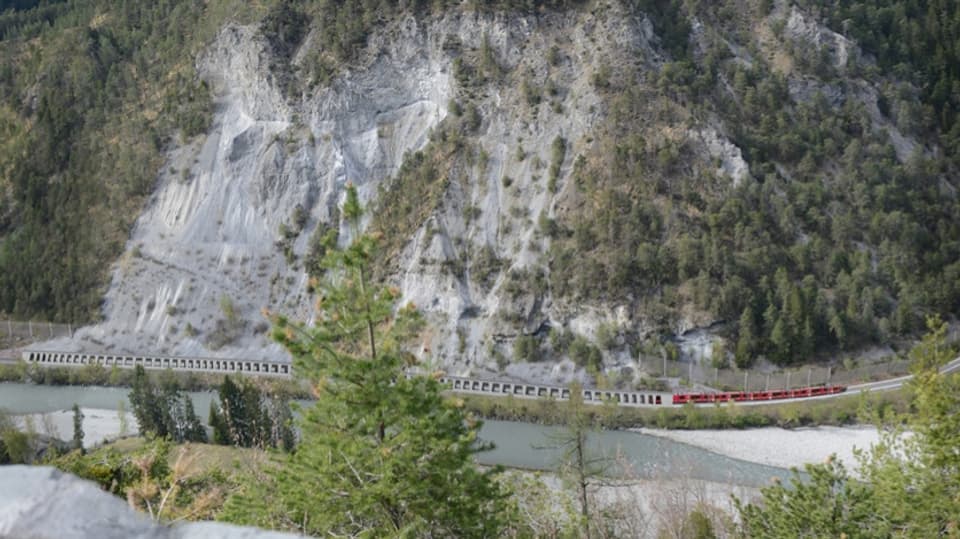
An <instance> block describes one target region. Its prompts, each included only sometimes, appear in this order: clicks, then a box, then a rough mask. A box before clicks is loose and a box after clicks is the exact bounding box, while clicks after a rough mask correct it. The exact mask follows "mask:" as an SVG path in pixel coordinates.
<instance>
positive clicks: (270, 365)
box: [0, 351, 960, 408]
mask: <svg viewBox="0 0 960 539" xmlns="http://www.w3.org/2000/svg"><path fill="white" fill-rule="evenodd" d="M19 359H22V360H23V361H27V362H31V363H36V364H39V365H43V366H49V367H59V366H64V367H82V366H85V365H90V364H97V365H101V366H103V367H110V368H113V367H114V366H116V367H119V368H134V367H135V366H137V365H141V366H143V367H144V368H146V369H153V370H158V369H159V370H164V369H171V370H174V371H189V372H202V373H220V374H234V373H242V374H248V375H253V376H279V377H290V376H292V374H293V372H292V369H291V366H290V364H288V363H277V362H270V361H263V360H248V359H225V358H196V357H172V356H152V355H151V356H132V355H118V354H90V353H82V352H56V351H23V352H21V355H20V358H19ZM16 361H17V358H15V357H14V358H4V357H2V356H0V362H9V363H14V362H16ZM958 369H960V357H957V358H956V359H954V360H953V361H951V362H949V363H947V364H946V365H944V366H943V367H942V368H941V369H940V371H941V372H943V373H950V372H954V371H957V370H958ZM911 378H912V376H909V375H908V376H901V377H898V378H893V379H890V380H881V381H878V382H868V383H864V384H856V385H851V386H846V387H844V386H831V388H832V389H831V390H830V391H823V390H820V389H817V390H814V389H813V388H800V389H795V390H780V391H778V390H774V391H766V392H754V393H768V394H770V395H767V396H765V397H763V398H757V399H752V398H740V399H737V398H723V399H719V398H717V397H714V398H710V397H705V398H700V399H694V398H681V399H679V400H678V398H677V394H675V393H672V392H663V391H643V390H641V391H635V390H630V391H627V390H614V389H600V388H584V389H583V398H584V401H585V402H587V403H590V404H602V403H605V402H610V401H613V402H615V403H616V404H618V405H619V406H627V407H654V408H659V407H672V406H683V405H685V404H687V403H690V404H693V405H695V406H716V403H717V402H721V401H723V402H728V401H732V402H733V404H735V405H738V406H757V405H763V404H771V403H788V402H797V401H808V400H818V399H831V398H837V397H840V396H843V395H856V394H860V393H867V392H876V391H892V390H896V389H900V388H901V387H903V385H904V384H905V383H906V382H907V381H909V380H910V379H911ZM441 382H443V383H445V384H447V385H449V386H450V390H451V391H453V392H455V393H465V394H477V395H486V396H493V397H507V396H512V397H515V398H524V399H544V398H545V399H555V400H566V399H568V398H569V396H570V389H569V388H568V387H565V386H556V385H549V384H530V383H524V382H516V381H507V380H489V379H476V378H467V377H458V376H443V377H441ZM723 394H726V395H728V396H729V395H733V394H740V395H746V394H747V393H746V392H734V393H729V392H728V393H723V392H710V391H707V392H701V393H699V394H698V395H708V396H709V395H723ZM774 394H776V396H774ZM680 395H683V394H680ZM794 395H800V396H796V397H795V396H794ZM687 396H688V397H689V396H690V394H687Z"/></svg>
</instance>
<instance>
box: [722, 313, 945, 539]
mask: <svg viewBox="0 0 960 539" xmlns="http://www.w3.org/2000/svg"><path fill="white" fill-rule="evenodd" d="M928 327H929V329H930V333H929V334H928V335H927V336H926V337H925V338H924V339H923V341H922V342H921V343H920V344H919V345H917V346H916V347H915V348H914V349H913V351H912V352H911V357H912V358H913V359H914V362H915V365H914V372H913V374H914V378H913V379H912V380H911V381H910V384H909V390H910V392H911V397H912V402H911V412H910V413H909V415H905V416H897V415H896V414H893V415H894V417H892V418H891V417H887V418H885V422H884V423H883V425H882V426H883V427H884V429H883V431H884V434H883V435H882V439H881V443H879V444H877V445H876V446H874V447H873V448H872V449H871V451H870V452H868V453H864V454H863V455H862V456H861V457H860V467H859V469H858V470H857V473H856V474H855V476H856V479H853V478H851V475H850V474H849V473H848V472H847V470H846V469H845V467H844V466H843V465H842V464H841V463H839V462H837V461H834V460H833V459H830V460H828V462H826V463H824V464H818V465H807V466H806V474H807V476H808V477H806V478H801V477H800V475H799V473H795V476H794V478H793V479H792V480H791V485H790V486H787V485H781V484H776V485H774V486H772V487H767V488H765V489H763V490H762V499H761V500H760V503H757V504H744V503H742V502H740V501H739V500H738V501H737V508H738V511H739V513H740V520H741V523H742V524H741V535H742V536H744V537H770V538H773V539H776V538H783V539H788V538H789V539H793V538H795V537H844V536H846V537H955V536H957V533H958V530H960V453H958V451H957V448H958V447H960V375H958V374H956V373H949V374H943V373H941V372H939V369H940V368H941V367H942V366H943V365H944V364H946V363H947V362H948V361H950V360H951V359H953V358H954V357H955V356H956V350H955V349H952V348H951V347H949V346H947V345H946V342H945V335H946V324H944V323H943V322H941V321H940V319H939V318H932V319H930V320H928ZM907 433H909V434H907Z"/></svg>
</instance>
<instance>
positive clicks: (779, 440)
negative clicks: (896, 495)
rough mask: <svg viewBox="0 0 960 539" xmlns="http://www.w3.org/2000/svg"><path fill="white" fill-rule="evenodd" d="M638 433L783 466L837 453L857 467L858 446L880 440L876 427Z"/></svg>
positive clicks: (844, 462)
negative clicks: (855, 455) (856, 450)
mask: <svg viewBox="0 0 960 539" xmlns="http://www.w3.org/2000/svg"><path fill="white" fill-rule="evenodd" d="M636 431H637V432H642V433H644V434H650V435H653V436H660V437H663V438H668V439H670V440H674V441H677V442H683V443H686V444H690V445H693V446H696V447H700V448H703V449H706V450H708V451H712V452H714V453H719V454H721V455H725V456H728V457H732V458H738V459H741V460H746V461H749V462H757V463H760V464H767V465H770V466H778V467H780V468H791V467H798V468H799V467H803V465H804V464H806V463H817V462H823V461H824V460H826V458H827V457H828V456H830V455H836V457H837V458H839V459H840V460H841V461H842V462H843V464H844V465H845V466H846V467H847V469H852V468H855V467H856V464H857V461H856V458H855V457H854V454H853V450H854V448H860V449H863V450H867V449H870V446H871V445H873V444H876V443H877V442H878V441H880V433H879V431H877V429H876V427H873V426H856V427H811V428H800V429H792V430H787V429H781V428H776V427H766V428H761V429H747V430H661V429H647V428H643V429H636Z"/></svg>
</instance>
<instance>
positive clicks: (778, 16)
mask: <svg viewBox="0 0 960 539" xmlns="http://www.w3.org/2000/svg"><path fill="white" fill-rule="evenodd" d="M244 5H245V4H244ZM958 25H960V6H958V5H957V4H956V3H955V2H949V1H947V0H929V1H905V0H901V1H897V0H871V1H868V2H852V1H843V0H829V1H828V0H802V1H796V2H787V1H779V0H778V1H771V0H725V1H722V2H705V1H686V2H680V1H675V0H660V1H655V0H636V1H627V0H622V1H621V0H611V1H506V0H504V1H498V2H481V1H472V2H464V3H461V2H444V1H432V2H426V1H417V2H393V1H381V2H366V1H348V0H342V1H336V0H275V1H271V2H265V3H263V4H262V5H261V4H258V7H257V8H245V7H244V8H243V9H241V4H240V3H231V2H229V1H222V2H199V1H188V0H183V1H175V0H167V1H164V2H155V3H151V4H150V5H149V6H147V5H143V6H141V5H140V4H136V3H120V4H117V3H114V2H99V1H95V0H85V1H77V2H20V3H18V4H17V5H16V6H14V7H13V8H11V9H8V10H7V11H4V12H3V13H2V14H0V36H2V39H0V52H2V54H0V132H2V133H3V134H4V136H3V137H2V142H0V284H2V286H0V311H2V312H3V313H5V314H7V315H10V316H16V317H35V318H46V319H53V320H59V321H70V322H75V323H76V322H92V321H96V320H98V319H99V318H100V317H103V318H104V320H103V321H102V322H101V323H100V324H98V325H96V326H93V327H92V328H91V329H89V330H88V331H86V333H84V332H81V334H80V337H79V338H80V340H81V342H82V343H83V345H84V346H96V345H98V344H97V343H99V345H105V344H110V345H113V346H119V347H121V348H126V349H130V350H138V349H144V348H160V349H161V350H166V351H168V352H171V353H182V354H198V353H203V354H218V355H233V356H239V355H249V354H253V353H257V354H266V355H268V356H271V357H272V356H276V357H278V358H280V357H282V356H283V352H282V351H280V350H279V349H278V348H277V347H276V346H274V345H271V344H270V343H269V339H267V336H266V335H265V333H264V331H263V330H264V328H263V325H262V323H258V320H259V314H258V313H259V311H260V309H261V308H264V307H265V308H268V309H270V310H272V311H280V312H289V313H292V314H297V315H301V316H302V315H305V314H306V313H308V312H309V311H310V309H311V305H312V304H311V301H312V300H311V298H310V296H311V292H312V285H311V284H310V279H309V278H308V277H309V276H313V277H317V276H319V274H320V273H322V268H321V267H320V266H319V260H320V259H321V258H322V255H323V254H324V252H325V250H326V247H325V246H324V245H325V244H324V240H323V238H325V237H326V238H328V239H329V238H336V237H337V234H338V233H339V234H340V237H341V239H342V238H343V237H344V234H345V233H346V231H345V230H341V228H342V223H341V217H340V215H339V211H338V209H337V208H338V203H339V201H340V199H341V197H342V193H343V186H344V185H345V184H347V183H348V182H349V183H354V184H357V185H358V186H360V195H361V197H362V198H363V199H364V201H365V202H368V203H369V204H370V205H371V209H372V217H371V219H370V221H369V224H368V229H369V230H371V231H374V232H376V233H377V236H378V238H379V241H380V242H381V247H382V250H381V256H380V258H379V259H378V262H377V266H376V267H375V268H374V272H375V274H376V275H377V276H378V278H380V279H381V280H382V281H384V282H387V283H390V284H393V285H395V286H397V287H398V289H399V290H400V292H401V294H402V295H403V296H404V297H405V298H406V299H408V300H409V301H412V302H414V303H416V304H417V305H418V306H420V307H421V308H422V309H423V310H424V312H425V316H426V320H427V322H428V326H429V327H430V328H431V330H430V331H429V332H428V333H427V336H426V337H425V338H424V342H423V343H422V347H421V352H420V353H421V354H423V355H425V356H426V355H429V356H430V357H432V358H434V359H435V360H436V361H438V362H439V363H442V364H443V365H446V366H448V367H450V368H453V369H458V370H461V371H475V372H477V373H481V374H482V373H488V374H489V373H501V374H508V375H511V376H517V377H527V378H530V377H542V376H547V375H546V374H544V372H545V371H540V370H537V364H538V363H541V362H544V361H547V362H550V363H554V362H557V361H561V360H565V361H568V362H569V363H568V367H569V368H568V370H567V371H566V374H563V375H558V374H557V373H556V372H554V373H553V374H552V375H550V376H560V377H561V378H562V377H569V376H570V373H572V372H574V371H576V370H577V369H584V371H582V372H585V371H589V372H593V373H597V372H601V371H604V370H619V369H621V368H623V367H636V366H637V365H636V364H635V358H638V357H640V358H643V357H660V356H661V355H664V354H665V355H667V356H674V355H676V353H677V352H676V345H675V340H676V339H677V338H678V337H679V336H680V335H682V334H683V333H684V332H686V331H688V330H690V329H696V328H709V332H710V334H711V339H712V340H713V343H714V346H715V347H716V348H717V349H720V350H722V352H721V353H720V354H719V355H720V356H722V357H720V358H719V359H720V360H721V361H719V364H723V363H725V362H727V361H729V362H731V363H735V364H736V365H738V366H741V367H747V366H750V365H752V364H754V363H756V362H757V361H758V359H760V358H763V359H766V360H769V361H771V362H773V363H775V364H778V365H781V366H789V365H793V364H797V363H802V362H807V361H810V360H815V359H818V358H820V359H824V358H832V357H837V356H839V355H845V354H849V353H851V352H854V351H857V350H861V349H864V348H868V347H883V348H887V349H889V347H891V346H892V347H893V348H894V349H900V348H901V347H902V346H903V345H904V343H905V342H906V341H909V340H911V339H914V338H915V337H916V336H917V335H918V332H919V331H921V330H922V321H923V320H924V318H925V317H926V316H927V315H931V314H940V315H942V316H944V317H945V318H948V319H951V318H953V317H955V316H956V314H957V313H958V312H960V224H958V223H960V202H958V193H957V188H958V185H957V179H956V178H957V174H956V172H957V165H958V163H957V157H956V155H957V145H958V144H960V127H958V122H957V114H958V110H960V102H958V99H960V98H958V97H957V96H958V95H960V94H958V92H957V91H956V87H957V85H958V84H960V72H958V70H960V67H958V66H960V61H958V58H957V51H958V50H960V47H958V41H957V40H958V38H957V35H958V33H957V32H956V29H957V27H958ZM63 66H68V67H63ZM231 186H233V187H231ZM138 216H139V221H137V220H138ZM135 223H139V224H137V225H136V226H135ZM125 244H126V247H125ZM111 264H113V266H111ZM111 268H112V273H111ZM267 283H269V284H267ZM104 297H106V302H105V303H104ZM224 305H229V306H230V308H229V312H228V310H227V309H225V308H224V307H223V306H224ZM218 306H219V307H218ZM302 317H304V318H306V316H302ZM84 339H86V340H84ZM681 352H682V351H681Z"/></svg>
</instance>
